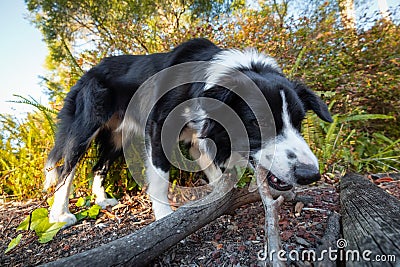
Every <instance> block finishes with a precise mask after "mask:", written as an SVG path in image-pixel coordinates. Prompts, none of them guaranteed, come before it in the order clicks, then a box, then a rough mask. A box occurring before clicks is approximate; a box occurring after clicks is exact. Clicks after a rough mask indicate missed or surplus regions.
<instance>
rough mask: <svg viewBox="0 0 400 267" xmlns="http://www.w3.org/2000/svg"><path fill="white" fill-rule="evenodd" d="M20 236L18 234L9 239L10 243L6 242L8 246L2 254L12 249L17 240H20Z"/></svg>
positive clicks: (17, 242) (16, 244)
mask: <svg viewBox="0 0 400 267" xmlns="http://www.w3.org/2000/svg"><path fill="white" fill-rule="evenodd" d="M21 238H22V234H19V235H18V236H17V237H16V238H13V239H12V240H11V241H10V243H9V244H8V247H7V249H6V251H5V252H4V254H6V253H8V252H9V251H10V250H12V249H13V248H15V247H16V246H18V244H19V242H20V241H21Z"/></svg>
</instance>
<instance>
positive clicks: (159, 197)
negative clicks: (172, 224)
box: [146, 157, 172, 220]
mask: <svg viewBox="0 0 400 267" xmlns="http://www.w3.org/2000/svg"><path fill="white" fill-rule="evenodd" d="M146 177H147V183H148V189H147V194H149V196H150V199H151V203H152V208H153V212H154V215H155V216H156V220H159V219H161V218H163V217H165V216H167V215H169V214H171V213H172V209H171V206H170V205H169V201H168V186H169V180H168V179H169V172H168V171H163V170H162V169H161V168H159V167H156V166H155V165H154V163H153V161H152V159H151V157H150V158H148V159H147V162H146Z"/></svg>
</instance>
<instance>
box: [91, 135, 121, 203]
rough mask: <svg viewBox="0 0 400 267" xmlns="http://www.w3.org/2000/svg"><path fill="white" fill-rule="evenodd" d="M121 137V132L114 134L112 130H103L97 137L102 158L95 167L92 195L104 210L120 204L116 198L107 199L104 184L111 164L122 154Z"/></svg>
mask: <svg viewBox="0 0 400 267" xmlns="http://www.w3.org/2000/svg"><path fill="white" fill-rule="evenodd" d="M118 135H119V136H118ZM120 135H121V133H120V132H113V131H112V130H111V129H103V130H101V131H100V132H99V134H98V135H97V137H96V141H97V143H98V145H99V154H100V157H99V161H98V162H97V164H96V165H95V166H94V167H93V173H94V178H93V185H92V194H93V195H94V196H95V197H96V201H95V203H96V204H97V205H100V206H101V207H102V208H103V209H105V208H106V207H107V206H115V205H117V204H118V200H116V199H115V198H107V194H106V192H105V190H104V185H103V183H104V179H105V178H106V176H107V172H108V170H109V169H110V166H111V164H112V163H113V162H114V161H115V159H116V158H117V157H119V156H120V155H121V154H122V151H121V142H120V140H121V138H122V137H121V136H120Z"/></svg>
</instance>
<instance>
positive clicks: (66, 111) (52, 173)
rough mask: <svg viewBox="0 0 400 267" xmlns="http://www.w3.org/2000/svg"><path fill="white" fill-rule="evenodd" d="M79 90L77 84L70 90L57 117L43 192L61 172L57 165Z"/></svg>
mask: <svg viewBox="0 0 400 267" xmlns="http://www.w3.org/2000/svg"><path fill="white" fill-rule="evenodd" d="M81 89H82V87H81V86H80V85H79V83H78V84H77V85H75V86H74V87H72V88H71V91H70V92H69V93H68V94H67V96H66V98H65V100H64V106H63V108H62V109H61V111H60V112H59V114H58V116H57V119H58V123H57V133H56V138H55V145H54V147H53V149H52V150H51V151H50V153H49V156H48V158H47V161H46V164H45V168H44V174H45V177H46V179H45V182H44V190H47V189H48V188H49V187H50V186H52V185H53V184H56V183H57V182H58V178H59V176H60V173H61V170H62V167H61V166H59V164H60V161H61V160H62V159H63V157H64V156H65V148H66V142H67V140H68V135H69V132H70V127H71V125H72V122H73V121H74V119H75V111H76V101H77V95H78V93H79V91H80V90H81Z"/></svg>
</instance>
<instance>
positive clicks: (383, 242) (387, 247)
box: [337, 173, 400, 266]
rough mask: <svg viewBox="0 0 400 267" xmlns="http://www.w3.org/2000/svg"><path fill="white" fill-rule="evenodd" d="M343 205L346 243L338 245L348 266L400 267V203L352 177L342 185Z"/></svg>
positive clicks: (371, 184) (343, 179) (364, 181)
mask: <svg viewBox="0 0 400 267" xmlns="http://www.w3.org/2000/svg"><path fill="white" fill-rule="evenodd" d="M340 204H341V215H342V226H343V236H344V240H341V241H342V242H341V243H339V242H338V244H337V245H338V247H339V248H342V249H344V252H345V253H343V256H344V257H343V258H344V260H346V266H360V265H363V266H398V265H397V264H400V201H399V200H398V199H396V198H395V197H393V196H391V195H389V194H388V193H386V192H385V191H384V190H383V189H381V188H379V187H378V186H376V185H375V184H373V183H371V182H370V181H368V180H367V179H365V178H364V177H363V176H361V175H358V174H354V173H349V174H346V175H345V176H344V177H343V178H342V180H341V183H340ZM356 251H357V252H356ZM389 255H394V257H395V260H396V261H393V259H394V258H393V256H389ZM357 256H358V258H357ZM376 257H380V258H379V259H378V258H376ZM378 260H379V263H378V262H377V261H378Z"/></svg>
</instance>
